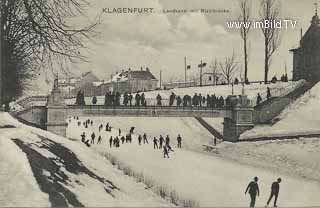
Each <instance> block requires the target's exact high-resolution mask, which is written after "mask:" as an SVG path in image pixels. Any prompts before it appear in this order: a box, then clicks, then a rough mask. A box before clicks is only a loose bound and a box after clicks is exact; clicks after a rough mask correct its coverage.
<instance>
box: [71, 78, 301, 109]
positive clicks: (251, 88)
mask: <svg viewBox="0 0 320 208" xmlns="http://www.w3.org/2000/svg"><path fill="white" fill-rule="evenodd" d="M304 82H305V81H304V80H301V81H297V82H278V83H275V84H268V85H265V84H257V83H255V84H250V85H245V94H246V95H248V98H249V99H251V100H252V102H253V104H255V102H256V96H257V94H258V93H260V94H261V96H262V98H263V99H265V98H266V92H267V87H269V88H270V91H271V95H272V96H283V95H286V94H288V93H290V92H291V91H292V90H294V89H295V88H297V87H299V86H301V85H302V84H303V83H304ZM233 90H234V94H235V95H240V94H242V85H240V84H239V85H234V87H233ZM172 92H173V93H175V94H176V95H180V96H181V98H182V97H183V96H184V95H191V96H193V95H194V94H195V93H197V94H201V95H202V96H207V94H209V95H213V94H215V95H216V96H223V97H224V98H226V97H227V96H228V95H231V94H232V86H231V85H218V86H205V87H188V88H174V89H171V90H156V91H149V92H145V97H146V99H147V102H148V99H153V100H155V99H156V97H157V95H158V94H160V95H161V97H162V99H164V100H168V99H169V96H170V95H171V93H172ZM97 99H98V102H97V104H99V105H103V104H104V96H99V97H97ZM85 101H86V103H87V104H91V103H92V98H91V97H86V98H85ZM66 102H67V104H69V105H73V104H74V103H75V98H73V99H68V100H66ZM163 103H165V101H164V102H163ZM149 104H152V102H151V101H150V103H149ZM153 104H155V101H154V102H153Z"/></svg>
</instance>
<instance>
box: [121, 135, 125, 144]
mask: <svg viewBox="0 0 320 208" xmlns="http://www.w3.org/2000/svg"><path fill="white" fill-rule="evenodd" d="M124 140H125V137H124V136H123V135H122V137H121V143H122V144H124Z"/></svg>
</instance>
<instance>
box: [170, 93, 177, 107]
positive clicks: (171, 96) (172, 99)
mask: <svg viewBox="0 0 320 208" xmlns="http://www.w3.org/2000/svg"><path fill="white" fill-rule="evenodd" d="M175 99H176V95H175V94H174V93H173V92H172V93H171V95H170V97H169V106H172V105H173V102H174V100H175Z"/></svg>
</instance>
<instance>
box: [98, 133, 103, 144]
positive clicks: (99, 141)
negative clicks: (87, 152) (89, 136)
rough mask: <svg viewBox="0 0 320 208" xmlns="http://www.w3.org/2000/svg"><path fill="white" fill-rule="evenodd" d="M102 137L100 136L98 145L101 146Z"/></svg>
mask: <svg viewBox="0 0 320 208" xmlns="http://www.w3.org/2000/svg"><path fill="white" fill-rule="evenodd" d="M101 140H102V137H101V135H99V137H98V142H97V144H101Z"/></svg>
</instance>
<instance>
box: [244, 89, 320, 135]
mask: <svg viewBox="0 0 320 208" xmlns="http://www.w3.org/2000/svg"><path fill="white" fill-rule="evenodd" d="M319 103H320V83H318V84H316V85H315V86H314V87H313V88H312V89H311V90H309V91H308V92H306V93H305V94H304V95H303V96H302V97H301V98H299V99H297V100H296V101H295V102H293V103H292V104H291V105H289V106H288V107H286V109H285V110H284V111H283V112H282V113H281V114H280V115H279V116H278V119H279V121H278V122H277V123H275V124H274V125H272V126H270V125H259V126H255V127H254V128H253V129H251V130H249V131H246V132H245V133H243V134H242V135H241V137H240V139H250V138H257V137H271V138H272V137H278V136H292V135H293V136H294V135H308V134H320V117H319V115H320V105H319Z"/></svg>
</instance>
